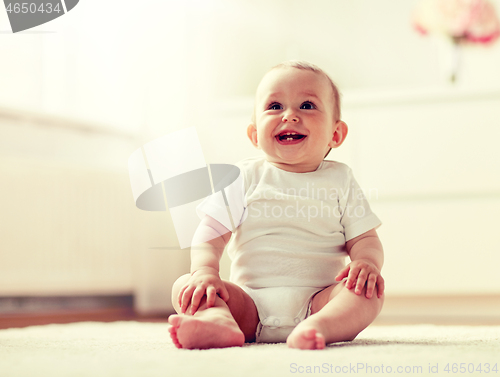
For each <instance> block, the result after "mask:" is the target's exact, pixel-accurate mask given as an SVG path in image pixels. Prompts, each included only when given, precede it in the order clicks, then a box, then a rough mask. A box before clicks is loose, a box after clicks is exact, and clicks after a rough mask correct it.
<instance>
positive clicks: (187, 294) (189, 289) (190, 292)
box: [181, 286, 194, 314]
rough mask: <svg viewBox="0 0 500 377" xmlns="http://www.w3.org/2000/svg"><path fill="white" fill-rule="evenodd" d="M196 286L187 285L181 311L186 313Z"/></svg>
mask: <svg viewBox="0 0 500 377" xmlns="http://www.w3.org/2000/svg"><path fill="white" fill-rule="evenodd" d="M193 291H194V287H192V286H189V287H186V289H185V290H184V292H183V293H182V298H181V313H183V314H184V313H185V312H186V309H187V307H188V306H189V302H190V301H191V296H192V295H193Z"/></svg>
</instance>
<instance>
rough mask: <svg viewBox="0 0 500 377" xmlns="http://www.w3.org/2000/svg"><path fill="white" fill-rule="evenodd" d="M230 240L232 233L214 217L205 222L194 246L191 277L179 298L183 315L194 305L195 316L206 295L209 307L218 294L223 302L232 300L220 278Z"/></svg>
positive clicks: (197, 234)
mask: <svg viewBox="0 0 500 377" xmlns="http://www.w3.org/2000/svg"><path fill="white" fill-rule="evenodd" d="M230 237H231V231H229V230H228V229H227V228H226V227H224V226H223V225H221V224H220V223H219V222H218V221H216V220H214V219H213V218H212V217H210V216H205V217H204V218H203V219H202V221H201V223H200V225H199V226H198V228H197V230H196V233H195V235H194V238H193V246H192V247H191V277H190V278H189V280H188V281H187V283H186V284H185V285H184V286H183V287H182V288H181V290H180V292H179V296H178V302H179V306H180V307H181V311H182V313H185V312H186V309H187V307H188V306H189V304H191V314H194V313H195V312H196V310H198V307H199V305H200V301H201V299H202V298H203V296H204V295H207V307H212V306H213V305H214V303H215V296H216V295H217V294H218V295H219V296H220V297H221V298H222V299H223V300H224V301H227V300H228V299H229V294H228V292H227V290H226V287H225V286H224V283H223V282H222V280H221V279H220V276H219V261H220V258H221V256H222V253H223V251H224V247H225V246H226V244H227V242H228V241H229V238H230Z"/></svg>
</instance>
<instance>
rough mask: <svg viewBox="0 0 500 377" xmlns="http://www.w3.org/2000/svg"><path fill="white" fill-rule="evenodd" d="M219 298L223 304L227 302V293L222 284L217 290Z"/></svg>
mask: <svg viewBox="0 0 500 377" xmlns="http://www.w3.org/2000/svg"><path fill="white" fill-rule="evenodd" d="M219 296H220V298H221V299H223V300H224V302H227V300H229V292H228V291H227V289H226V286H225V284H224V283H222V286H221V287H220V289H219Z"/></svg>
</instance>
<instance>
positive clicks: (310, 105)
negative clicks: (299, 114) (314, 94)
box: [300, 101, 316, 110]
mask: <svg viewBox="0 0 500 377" xmlns="http://www.w3.org/2000/svg"><path fill="white" fill-rule="evenodd" d="M300 108H301V109H304V110H313V109H315V108H316V106H314V103H312V102H309V101H306V102H304V103H303V104H302V105H300Z"/></svg>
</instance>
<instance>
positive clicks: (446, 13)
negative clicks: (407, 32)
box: [413, 0, 500, 44]
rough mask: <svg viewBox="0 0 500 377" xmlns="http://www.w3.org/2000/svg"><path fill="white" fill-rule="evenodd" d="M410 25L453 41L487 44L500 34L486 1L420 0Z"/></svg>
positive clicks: (420, 30) (496, 19)
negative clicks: (447, 37)
mask: <svg viewBox="0 0 500 377" xmlns="http://www.w3.org/2000/svg"><path fill="white" fill-rule="evenodd" d="M413 24H414V26H415V28H416V29H417V30H418V31H419V32H421V33H422V34H428V33H431V34H442V35H446V36H449V37H450V38H451V39H452V40H453V42H454V43H456V44H459V43H481V44H489V43H491V42H493V41H495V40H496V39H497V38H498V37H499V36H500V22H499V20H498V17H497V14H496V12H495V8H494V7H493V5H492V4H491V3H490V2H489V1H488V0H422V1H421V2H420V3H419V4H418V6H417V8H416V9H415V13H414V15H413Z"/></svg>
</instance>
